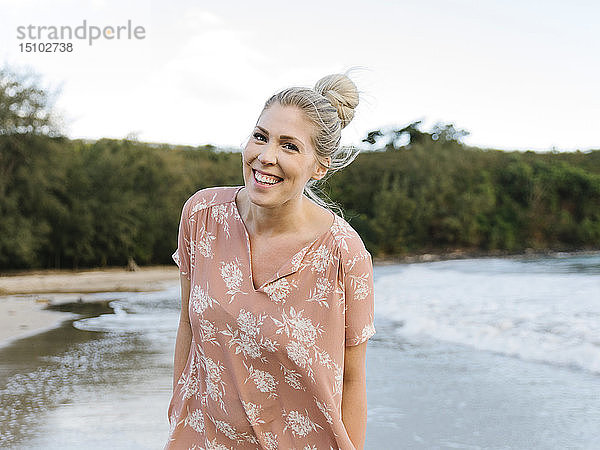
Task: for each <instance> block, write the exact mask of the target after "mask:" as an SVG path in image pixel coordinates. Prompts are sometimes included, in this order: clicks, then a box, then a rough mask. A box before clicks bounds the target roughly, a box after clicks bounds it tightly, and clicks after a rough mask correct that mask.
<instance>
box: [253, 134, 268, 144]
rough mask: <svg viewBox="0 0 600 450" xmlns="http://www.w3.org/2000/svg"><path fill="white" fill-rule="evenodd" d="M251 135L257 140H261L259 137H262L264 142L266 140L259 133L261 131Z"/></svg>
mask: <svg viewBox="0 0 600 450" xmlns="http://www.w3.org/2000/svg"><path fill="white" fill-rule="evenodd" d="M252 137H254V138H255V139H258V140H259V141H260V140H261V138H264V140H265V142H266V140H267V138H265V136H264V135H263V134H261V133H258V132H256V133H254V134H253V135H252Z"/></svg>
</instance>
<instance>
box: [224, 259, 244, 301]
mask: <svg viewBox="0 0 600 450" xmlns="http://www.w3.org/2000/svg"><path fill="white" fill-rule="evenodd" d="M240 265H241V263H240V260H239V258H237V257H236V258H235V260H234V261H231V262H228V263H226V262H225V261H222V262H221V278H223V281H224V282H225V285H226V286H227V293H228V294H229V295H231V299H230V300H229V303H231V302H232V301H233V298H234V296H235V295H236V294H244V292H242V290H241V287H242V280H243V277H244V274H243V273H242V269H241V268H240Z"/></svg>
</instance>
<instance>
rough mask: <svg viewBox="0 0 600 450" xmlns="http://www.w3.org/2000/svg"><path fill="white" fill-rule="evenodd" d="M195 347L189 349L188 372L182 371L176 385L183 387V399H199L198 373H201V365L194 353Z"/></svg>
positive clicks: (198, 357) (197, 355)
mask: <svg viewBox="0 0 600 450" xmlns="http://www.w3.org/2000/svg"><path fill="white" fill-rule="evenodd" d="M195 348H196V346H195V345H193V342H192V345H191V347H190V352H191V355H190V365H189V371H187V372H186V371H185V370H184V371H183V372H182V374H181V377H179V380H178V381H177V384H178V385H179V384H181V385H183V386H182V388H181V391H182V394H183V398H184V399H188V398H192V397H194V398H199V396H200V378H199V377H200V372H201V371H202V365H201V364H202V363H201V361H200V355H199V354H198V353H197V352H196V351H195Z"/></svg>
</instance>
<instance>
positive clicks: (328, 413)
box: [313, 396, 333, 424]
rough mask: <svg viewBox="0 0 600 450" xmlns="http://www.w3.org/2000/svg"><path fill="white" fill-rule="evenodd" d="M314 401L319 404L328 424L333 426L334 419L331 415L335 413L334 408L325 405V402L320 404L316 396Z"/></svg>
mask: <svg viewBox="0 0 600 450" xmlns="http://www.w3.org/2000/svg"><path fill="white" fill-rule="evenodd" d="M313 399H314V401H315V403H316V404H317V407H318V408H319V409H320V410H321V412H322V413H323V415H324V416H325V420H326V421H327V423H329V424H332V423H333V418H332V417H331V414H332V413H333V408H331V407H329V406H327V403H325V402H320V401H319V399H318V398H317V397H315V396H313Z"/></svg>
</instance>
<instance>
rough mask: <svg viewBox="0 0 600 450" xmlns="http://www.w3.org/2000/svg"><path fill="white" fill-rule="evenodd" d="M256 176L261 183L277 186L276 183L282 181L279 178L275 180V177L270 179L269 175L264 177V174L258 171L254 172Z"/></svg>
mask: <svg viewBox="0 0 600 450" xmlns="http://www.w3.org/2000/svg"><path fill="white" fill-rule="evenodd" d="M254 176H255V177H256V179H257V180H258V181H260V182H261V183H269V184H275V183H278V182H279V181H280V180H279V179H278V178H273V177H270V176H268V175H263V174H262V173H259V172H256V171H255V172H254Z"/></svg>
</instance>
